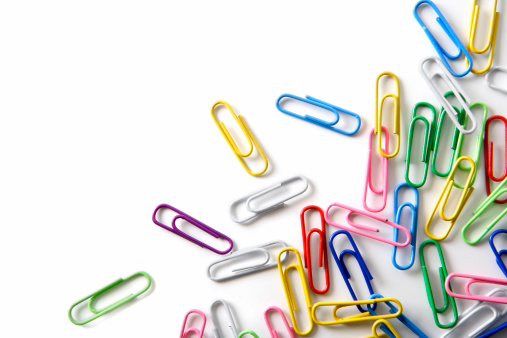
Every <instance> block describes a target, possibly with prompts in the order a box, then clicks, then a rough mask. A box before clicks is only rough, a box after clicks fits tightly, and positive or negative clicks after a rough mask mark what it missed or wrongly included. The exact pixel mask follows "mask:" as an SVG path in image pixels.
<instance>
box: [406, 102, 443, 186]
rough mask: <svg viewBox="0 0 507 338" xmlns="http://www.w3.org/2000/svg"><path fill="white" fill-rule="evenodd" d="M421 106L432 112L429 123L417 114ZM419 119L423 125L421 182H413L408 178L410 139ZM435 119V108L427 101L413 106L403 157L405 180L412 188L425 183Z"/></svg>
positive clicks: (410, 150) (410, 151)
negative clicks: (405, 153)
mask: <svg viewBox="0 0 507 338" xmlns="http://www.w3.org/2000/svg"><path fill="white" fill-rule="evenodd" d="M421 107H425V108H429V109H430V112H431V114H432V117H433V118H432V120H431V123H430V122H428V119H427V118H426V117H424V116H421V115H417V110H418V109H419V108H421ZM418 121H421V122H422V123H423V125H424V135H423V141H422V154H421V162H422V163H424V169H423V177H422V180H421V182H419V183H414V182H412V181H411V180H410V175H409V168H410V157H411V154H412V141H413V138H414V129H415V127H416V125H417V123H418ZM436 121H437V113H436V111H435V108H434V107H433V106H432V105H431V104H429V103H427V102H419V103H417V104H416V105H415V106H414V110H413V111H412V120H411V121H410V127H409V130H408V142H407V143H408V144H407V157H406V159H405V181H406V182H407V183H408V184H409V185H410V186H412V187H414V188H420V187H422V186H423V185H424V183H426V177H427V176H428V166H429V163H430V155H431V151H432V150H433V142H434V141H435V124H436Z"/></svg>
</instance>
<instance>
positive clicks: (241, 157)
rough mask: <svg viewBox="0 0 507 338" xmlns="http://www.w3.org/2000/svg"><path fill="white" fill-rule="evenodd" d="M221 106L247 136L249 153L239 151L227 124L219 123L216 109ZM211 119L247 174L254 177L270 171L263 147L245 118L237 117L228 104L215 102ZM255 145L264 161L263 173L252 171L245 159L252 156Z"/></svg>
mask: <svg viewBox="0 0 507 338" xmlns="http://www.w3.org/2000/svg"><path fill="white" fill-rule="evenodd" d="M220 104H223V105H224V106H225V107H226V108H227V109H228V110H229V112H230V113H231V115H232V117H233V118H234V120H236V122H237V123H238V125H239V127H240V128H241V131H242V132H243V135H244V136H245V138H246V141H247V142H248V151H246V152H242V151H241V150H240V149H239V147H238V145H237V144H236V142H235V141H234V139H233V138H232V136H231V134H230V133H229V131H228V130H227V128H226V127H225V124H224V123H223V122H218V120H217V118H216V116H215V107H216V106H218V105H220ZM211 117H212V118H213V121H215V124H216V125H217V127H218V129H220V133H222V136H223V137H224V138H225V140H226V141H227V144H228V145H229V147H231V149H232V152H233V153H234V155H236V158H237V159H238V161H239V163H241V165H242V166H243V168H244V169H245V170H246V172H247V173H249V174H250V175H252V176H259V175H262V174H264V173H265V172H266V170H267V169H268V159H267V158H266V155H264V152H263V151H262V149H261V147H260V146H259V143H258V142H257V140H256V139H255V137H254V136H253V134H252V132H251V131H250V129H249V128H248V126H247V124H246V122H245V120H244V119H243V116H241V115H236V114H235V113H234V110H233V109H232V108H231V106H230V105H229V104H228V103H227V102H225V101H217V102H215V104H214V105H213V107H211ZM252 142H253V144H252ZM254 145H255V147H256V148H257V151H258V152H259V155H260V156H261V157H262V160H263V161H264V169H262V170H261V171H258V172H253V171H252V170H250V169H249V168H248V166H247V165H246V163H245V160H244V158H246V157H249V156H250V155H252V151H253V146H254Z"/></svg>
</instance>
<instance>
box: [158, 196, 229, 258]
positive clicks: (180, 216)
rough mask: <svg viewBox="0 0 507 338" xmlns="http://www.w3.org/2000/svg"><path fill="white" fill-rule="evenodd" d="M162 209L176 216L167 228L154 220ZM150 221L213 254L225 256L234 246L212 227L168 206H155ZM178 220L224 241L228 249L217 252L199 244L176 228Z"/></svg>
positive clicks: (196, 240) (227, 238)
mask: <svg viewBox="0 0 507 338" xmlns="http://www.w3.org/2000/svg"><path fill="white" fill-rule="evenodd" d="M163 208H166V209H170V210H172V211H174V212H175V213H176V214H177V215H176V216H174V218H173V221H172V226H168V225H165V224H163V223H162V222H159V221H157V218H156V217H157V212H158V211H159V210H160V209H163ZM151 219H152V221H153V223H155V224H156V225H158V226H159V227H161V228H164V229H166V230H167V231H170V232H172V233H173V234H176V235H178V236H180V237H183V238H185V239H186V240H187V241H190V242H192V243H194V244H197V245H199V246H200V247H202V248H204V249H208V250H210V251H213V252H215V253H217V254H219V255H225V254H226V253H228V252H230V251H231V250H232V246H233V245H234V244H233V243H232V240H231V239H230V238H229V237H227V236H226V235H224V234H223V233H221V232H218V231H217V230H215V229H213V228H212V227H210V226H208V225H206V224H204V223H202V222H201V221H198V220H196V219H195V218H193V217H192V216H190V215H187V214H185V213H184V212H183V211H180V210H178V209H176V208H175V207H173V206H170V205H169V204H160V205H159V206H157V207H156V208H155V211H154V212H153V216H152V218H151ZM178 219H182V220H185V221H187V222H188V223H190V224H192V225H194V226H195V227H196V228H199V229H201V230H202V231H204V232H205V233H207V234H209V235H211V236H213V237H215V238H222V239H225V240H226V241H227V242H228V243H229V247H228V248H227V249H226V250H223V251H220V250H218V249H216V248H213V247H211V246H209V245H207V244H206V243H203V242H201V241H200V240H198V239H197V238H195V237H192V236H190V235H188V234H186V233H184V232H183V231H181V230H180V229H178V227H177V226H176V221H177V220H178Z"/></svg>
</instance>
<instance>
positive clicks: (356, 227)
mask: <svg viewBox="0 0 507 338" xmlns="http://www.w3.org/2000/svg"><path fill="white" fill-rule="evenodd" d="M332 207H339V208H342V209H345V210H347V211H348V212H347V217H346V218H347V223H348V225H343V224H339V223H336V222H333V221H332V220H331V219H330V217H329V210H330V209H331V208H332ZM353 214H359V215H363V216H366V217H369V218H372V219H374V220H377V221H380V222H382V223H383V224H386V225H390V226H392V227H394V228H398V229H400V230H401V231H403V232H404V233H405V234H406V236H407V238H406V240H405V242H403V243H398V242H394V241H391V240H389V239H387V238H383V237H380V236H376V235H372V234H371V233H370V232H373V233H377V232H379V231H380V230H379V229H378V228H375V227H373V226H370V225H365V224H358V223H355V222H353V221H352V220H351V219H350V217H351V216H352V215H353ZM324 217H325V218H326V222H327V224H329V225H332V226H334V227H337V228H340V229H343V230H347V231H350V232H353V233H355V234H358V235H362V236H366V237H369V238H371V239H375V240H377V241H381V242H384V243H387V244H390V245H395V246H407V245H408V244H409V243H410V239H411V237H410V232H409V230H408V229H405V227H402V226H401V225H399V224H396V223H393V222H389V221H388V220H387V219H385V218H382V217H380V216H377V215H374V214H370V213H367V212H364V211H361V210H359V209H355V208H352V207H349V206H346V205H344V204H340V203H332V204H331V205H330V206H329V207H328V208H327V209H326V212H325V214H324ZM360 229H362V230H366V231H362V230H360ZM367 231H369V232H367Z"/></svg>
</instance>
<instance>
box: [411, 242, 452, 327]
mask: <svg viewBox="0 0 507 338" xmlns="http://www.w3.org/2000/svg"><path fill="white" fill-rule="evenodd" d="M429 244H432V245H434V246H435V247H436V248H437V251H438V256H439V257H440V267H439V268H438V274H439V276H440V282H441V284H442V294H443V297H442V298H443V299H444V305H443V306H442V307H440V308H437V306H436V305H435V298H434V297H433V290H432V289H431V282H430V278H429V274H428V268H427V267H426V260H425V258H424V248H425V247H426V246H427V245H429ZM419 257H420V259H421V268H422V273H423V277H424V286H425V287H426V295H427V296H428V303H429V304H430V307H431V311H433V318H434V320H435V324H436V325H437V326H438V327H439V328H441V329H448V328H450V327H453V326H454V325H456V322H457V321H458V310H457V308H456V300H455V299H454V298H453V297H451V296H450V295H449V294H448V293H447V292H446V289H445V287H444V283H445V278H446V277H447V267H446V266H445V260H444V254H443V252H442V249H441V248H440V244H438V242H437V241H435V240H432V239H428V240H427V241H424V242H423V243H422V244H421V246H420V247H419ZM449 304H450V305H451V307H452V312H453V316H454V319H453V320H452V321H451V322H450V323H448V324H441V323H440V321H439V320H438V314H439V313H444V312H445V311H446V310H447V309H448V308H449Z"/></svg>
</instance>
